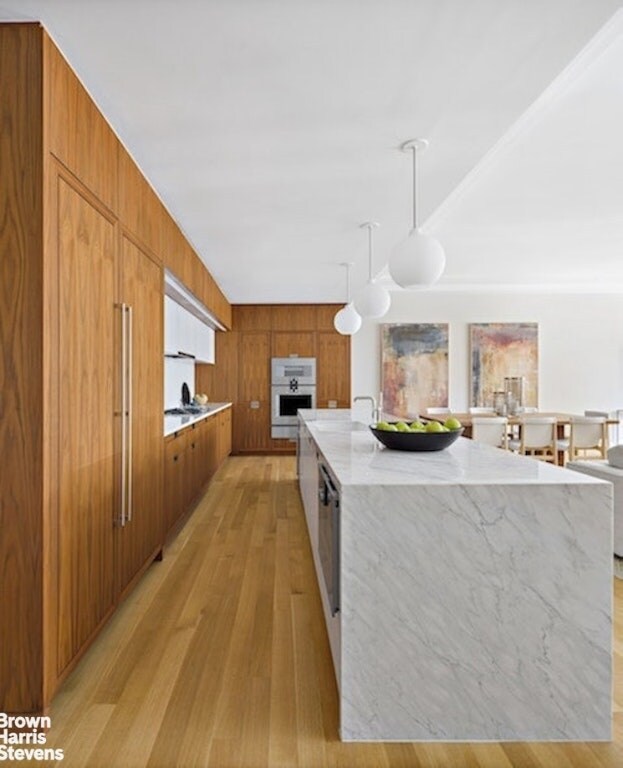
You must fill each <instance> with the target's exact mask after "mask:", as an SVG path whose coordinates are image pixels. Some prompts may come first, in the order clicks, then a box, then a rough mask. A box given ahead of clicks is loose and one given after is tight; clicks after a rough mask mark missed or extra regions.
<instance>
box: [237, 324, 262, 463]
mask: <svg viewBox="0 0 623 768" xmlns="http://www.w3.org/2000/svg"><path fill="white" fill-rule="evenodd" d="M238 354H239V357H238V361H239V362H238V370H239V372H240V380H239V385H238V398H239V401H238V404H237V408H236V413H235V417H234V418H235V420H236V424H235V440H236V450H240V451H252V450H266V449H267V448H269V447H270V333H269V332H267V331H257V332H254V331H243V332H241V333H240V347H239V353H238Z"/></svg>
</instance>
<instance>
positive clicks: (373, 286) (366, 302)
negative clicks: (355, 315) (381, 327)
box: [355, 221, 392, 317]
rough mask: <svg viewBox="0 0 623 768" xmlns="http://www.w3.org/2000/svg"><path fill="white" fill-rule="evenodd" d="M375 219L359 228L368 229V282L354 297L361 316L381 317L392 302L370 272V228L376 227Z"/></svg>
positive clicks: (386, 291) (387, 293) (387, 292)
mask: <svg viewBox="0 0 623 768" xmlns="http://www.w3.org/2000/svg"><path fill="white" fill-rule="evenodd" d="M378 226H379V224H378V222H377V221H366V222H365V223H364V224H361V229H367V230H368V282H367V283H366V285H365V286H364V288H363V290H362V291H361V293H360V294H359V295H358V296H357V298H356V299H355V309H356V310H357V312H359V314H360V315H361V316H362V317H383V315H385V314H387V311H388V310H389V307H390V305H391V303H392V299H391V296H390V295H389V291H388V290H387V289H386V288H384V287H383V286H382V285H379V284H378V283H375V282H374V279H373V272H372V230H373V229H374V228H375V227H378Z"/></svg>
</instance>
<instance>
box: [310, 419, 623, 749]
mask: <svg viewBox="0 0 623 768" xmlns="http://www.w3.org/2000/svg"><path fill="white" fill-rule="evenodd" d="M299 415H300V425H301V428H300V435H299V451H300V452H299V477H300V483H301V492H302V496H303V500H304V505H305V512H306V517H307V521H308V526H309V531H310V539H311V543H312V549H313V551H314V559H315V562H316V568H317V571H318V575H319V584H320V588H321V595H322V597H323V604H324V607H325V616H326V618H327V625H328V629H329V636H330V641H331V647H332V652H333V657H334V663H335V668H336V676H337V680H338V688H339V694H340V734H341V738H342V739H343V740H346V741H351V740H352V741H368V740H380V741H391V740H397V741H434V740H440V741H478V740H495V741H499V740H512V741H542V740H557V741H559V740H562V741H564V740H570V741H574V740H580V741H597V740H609V739H610V738H611V686H612V659H611V635H612V496H611V485H610V484H608V483H603V482H599V481H595V480H594V479H593V478H590V477H588V476H582V475H579V474H577V473H573V472H570V471H567V470H563V469H560V468H557V467H552V466H549V465H546V464H544V463H542V462H539V461H536V460H534V459H528V458H524V457H519V456H514V455H510V454H508V453H506V452H504V451H502V450H499V449H495V448H490V447H488V446H483V445H480V444H478V443H476V442H474V441H471V440H467V439H464V438H460V439H459V440H458V441H457V442H456V443H455V444H454V445H452V446H451V447H450V448H448V449H446V450H445V451H441V452H435V453H405V452H396V451H388V450H387V449H385V448H383V447H382V446H381V445H380V444H379V443H378V442H377V441H376V440H375V438H374V437H373V435H372V434H371V433H370V432H369V430H367V428H363V429H361V428H358V427H357V425H354V426H353V425H352V423H351V422H350V421H349V413H348V412H344V411H342V412H336V411H329V412H327V411H300V412H299ZM317 456H319V457H320V459H321V461H322V462H323V463H324V464H325V465H326V466H327V467H328V468H329V470H330V472H331V474H332V476H333V478H334V480H335V482H336V486H337V488H338V490H339V493H340V513H339V515H340V537H339V557H340V569H339V573H340V583H339V587H340V603H339V608H340V610H339V612H338V613H337V615H336V616H334V617H331V613H330V611H328V610H327V603H326V589H325V588H324V584H323V583H322V582H323V579H322V573H321V569H320V564H319V556H318V551H317V550H318V547H317V543H318V542H317V539H318V522H317V505H318V502H317V499H318V495H317V492H315V491H314V487H315V474H314V471H315V469H314V468H315V463H316V458H317ZM312 491H314V492H313V493H312ZM314 507H316V512H315V513H314ZM314 514H316V518H315V517H314Z"/></svg>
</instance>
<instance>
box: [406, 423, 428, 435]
mask: <svg viewBox="0 0 623 768" xmlns="http://www.w3.org/2000/svg"><path fill="white" fill-rule="evenodd" d="M409 426H410V427H411V429H412V430H413V431H414V432H421V431H422V430H423V429H426V427H425V426H424V425H423V424H422V422H421V421H412V422H411V424H410V425H409Z"/></svg>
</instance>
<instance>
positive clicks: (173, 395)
mask: <svg viewBox="0 0 623 768" xmlns="http://www.w3.org/2000/svg"><path fill="white" fill-rule="evenodd" d="M184 382H186V383H187V384H188V389H189V390H190V396H191V398H192V397H194V394H195V361H194V360H184V359H178V358H174V357H165V359H164V407H165V410H167V409H168V408H177V407H178V406H179V405H180V404H181V402H182V384H183V383H184Z"/></svg>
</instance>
